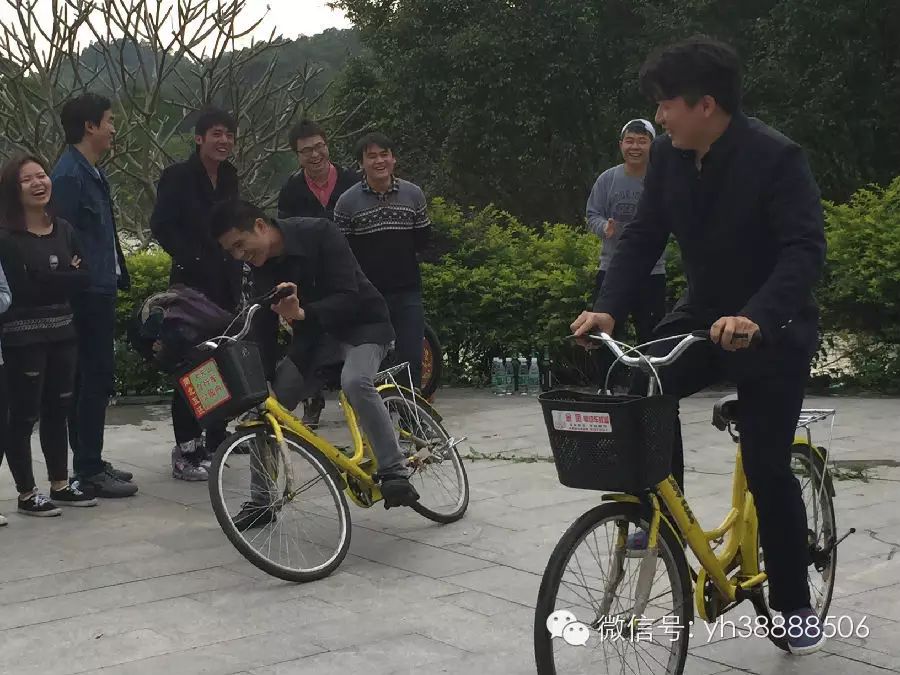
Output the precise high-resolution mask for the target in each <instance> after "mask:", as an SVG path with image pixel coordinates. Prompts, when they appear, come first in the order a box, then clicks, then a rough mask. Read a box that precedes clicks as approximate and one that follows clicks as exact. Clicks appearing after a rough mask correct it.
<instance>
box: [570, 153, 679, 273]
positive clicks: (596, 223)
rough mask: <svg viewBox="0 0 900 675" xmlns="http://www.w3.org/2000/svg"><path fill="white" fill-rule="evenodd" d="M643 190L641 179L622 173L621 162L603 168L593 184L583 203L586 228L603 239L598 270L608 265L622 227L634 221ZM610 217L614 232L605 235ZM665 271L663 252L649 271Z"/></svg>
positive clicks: (623, 169) (622, 165)
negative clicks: (605, 228)
mask: <svg viewBox="0 0 900 675" xmlns="http://www.w3.org/2000/svg"><path fill="white" fill-rule="evenodd" d="M643 191H644V179H643V178H636V177H635V176H629V175H628V174H626V173H625V165H624V164H619V166H615V167H613V168H612V169H607V170H606V171H604V172H603V173H601V174H600V177H599V178H597V181H596V182H595V183H594V187H593V189H592V190H591V196H590V197H588V202H587V222H588V229H590V231H591V232H593V233H594V234H596V235H597V236H598V237H600V238H601V239H602V240H603V246H602V248H601V249H600V269H601V270H606V269H608V268H609V263H610V262H611V261H612V258H613V255H614V254H615V252H616V244H617V243H618V241H619V237H620V236H621V234H622V230H624V229H625V227H626V226H627V225H628V223H630V222H631V221H632V220H634V217H635V214H636V213H637V207H638V202H639V201H640V199H641V193H643ZM610 218H612V219H613V220H614V221H615V225H616V226H615V232H614V233H613V234H612V235H611V236H606V235H605V234H604V233H603V228H604V226H605V225H606V221H607V220H609V219H610ZM665 273H666V254H665V253H663V255H662V256H661V257H660V259H659V260H658V261H657V262H656V265H655V266H654V267H653V271H652V272H651V274H665Z"/></svg>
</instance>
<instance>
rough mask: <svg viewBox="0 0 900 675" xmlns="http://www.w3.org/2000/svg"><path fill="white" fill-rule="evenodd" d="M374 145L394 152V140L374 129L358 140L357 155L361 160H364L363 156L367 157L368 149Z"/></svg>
mask: <svg viewBox="0 0 900 675" xmlns="http://www.w3.org/2000/svg"><path fill="white" fill-rule="evenodd" d="M373 145H377V146H378V147H379V148H384V149H385V150H390V151H391V153H392V154H393V152H394V141H392V140H391V139H390V138H388V137H387V136H385V135H384V134H383V133H381V132H379V131H373V132H372V133H369V134H366V135H365V136H363V137H362V138H360V139H359V140H358V141H357V142H356V157H357V158H358V159H359V161H360V162H361V161H362V160H363V157H365V154H366V150H368V149H369V148H370V147H371V146H373Z"/></svg>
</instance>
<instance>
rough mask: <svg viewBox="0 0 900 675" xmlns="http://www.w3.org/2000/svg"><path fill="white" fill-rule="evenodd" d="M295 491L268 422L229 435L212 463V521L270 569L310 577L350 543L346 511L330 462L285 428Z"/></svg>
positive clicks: (289, 577)
mask: <svg viewBox="0 0 900 675" xmlns="http://www.w3.org/2000/svg"><path fill="white" fill-rule="evenodd" d="M284 437H285V442H286V443H287V446H288V450H289V452H290V456H291V468H292V470H293V483H292V490H291V491H290V492H288V491H287V480H286V471H285V469H286V467H285V465H284V460H283V458H282V456H281V452H280V450H279V448H278V444H277V442H276V441H275V438H274V436H273V435H272V432H271V430H270V429H269V428H268V427H257V428H253V429H245V430H242V431H238V432H237V433H234V434H232V435H231V436H229V437H228V438H226V439H225V441H224V442H223V443H222V444H221V445H220V446H219V449H218V450H216V454H215V456H214V457H213V461H212V466H211V467H210V477H209V496H210V499H211V501H212V506H213V511H214V512H215V514H216V520H218V521H219V525H220V526H221V528H222V531H223V532H225V536H227V537H228V539H229V540H230V541H231V543H232V544H234V546H235V548H237V550H238V551H240V552H241V554H242V555H243V556H244V557H245V558H246V559H247V560H249V561H250V562H251V563H253V564H254V565H256V567H258V568H259V569H261V570H262V571H263V572H266V573H267V574H271V575H272V576H274V577H278V578H279V579H284V580H286V581H314V580H316V579H321V578H322V577H326V576H328V575H329V574H331V573H332V572H333V571H334V570H335V569H337V567H338V565H340V564H341V561H343V559H344V556H346V555H347V550H348V548H349V547H350V510H349V508H348V507H347V500H346V498H345V497H344V493H343V490H342V489H341V487H340V486H341V481H340V478H339V477H338V476H337V474H336V472H335V470H334V467H333V466H332V465H331V463H330V462H328V460H327V459H325V458H324V457H323V456H322V454H321V453H319V451H318V450H316V449H315V448H311V447H309V446H308V445H307V444H306V442H305V441H303V440H302V439H301V438H299V437H298V436H296V435H294V434H292V433H290V432H288V431H285V432H284Z"/></svg>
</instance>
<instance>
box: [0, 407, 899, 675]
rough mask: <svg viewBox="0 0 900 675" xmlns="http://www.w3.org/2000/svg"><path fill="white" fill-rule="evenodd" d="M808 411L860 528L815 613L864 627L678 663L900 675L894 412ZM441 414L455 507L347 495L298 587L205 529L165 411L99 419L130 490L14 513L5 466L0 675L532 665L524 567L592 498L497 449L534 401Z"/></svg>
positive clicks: (697, 451)
mask: <svg viewBox="0 0 900 675" xmlns="http://www.w3.org/2000/svg"><path fill="white" fill-rule="evenodd" d="M711 404H712V400H711V399H710V398H709V397H700V398H694V399H691V400H689V401H687V402H686V403H685V405H684V411H685V413H684V422H685V440H686V446H687V448H688V454H687V464H688V468H689V473H688V476H687V479H686V480H687V490H688V494H689V496H690V498H691V504H692V506H693V507H694V510H695V512H696V513H697V515H698V516H699V517H700V518H701V520H702V521H703V522H704V523H707V524H708V525H709V526H711V525H713V524H717V523H718V521H719V519H720V518H721V516H722V515H723V513H722V509H723V507H724V506H725V500H726V499H727V495H728V494H729V481H730V476H729V472H730V463H731V460H732V456H733V455H732V453H733V450H732V447H731V444H730V441H729V440H728V439H727V437H725V436H724V435H722V434H719V433H718V432H716V431H715V430H714V429H713V428H712V427H711V426H710V425H709V411H710V407H711ZM809 404H810V405H815V406H827V407H832V406H834V407H838V408H839V409H840V414H839V416H838V419H837V424H836V426H835V429H834V440H833V445H832V447H833V453H834V456H835V458H836V459H838V460H839V461H840V462H841V463H842V464H841V476H842V477H843V480H840V481H839V482H838V483H837V491H838V496H837V507H838V522H839V526H840V527H841V528H847V527H850V526H855V527H856V528H858V530H859V533H858V534H856V535H855V536H853V537H851V538H850V539H849V540H848V541H847V542H846V543H845V544H844V545H843V546H842V548H841V563H840V568H839V573H838V582H837V588H836V591H835V600H834V603H833V606H832V610H831V613H832V614H834V615H845V616H848V617H851V619H852V621H853V622H854V624H857V623H858V622H860V621H861V620H862V618H863V617H866V624H867V626H868V627H869V628H870V629H871V633H870V635H869V637H868V638H867V639H846V640H833V641H831V642H830V643H829V645H828V647H827V649H826V650H825V651H824V652H823V653H820V654H817V655H814V656H811V657H806V658H796V657H790V656H787V655H784V654H782V653H780V652H778V651H777V650H776V649H775V648H774V647H772V646H771V645H769V644H768V643H767V642H765V641H762V640H752V639H750V640H748V639H730V640H717V641H713V642H709V641H707V640H706V639H705V638H704V635H703V634H702V633H703V632H702V631H701V634H700V635H698V637H696V638H695V639H694V641H693V647H692V650H691V656H690V657H689V660H688V665H687V668H686V671H685V672H687V673H689V674H691V675H712V674H715V673H719V674H722V675H724V674H725V673H760V674H773V675H774V674H776V673H777V674H782V673H789V674H791V673H798V674H800V673H803V674H805V673H809V674H813V673H817V674H818V673H841V674H844V673H853V674H854V675H857V674H858V675H866V674H870V673H882V672H885V671H890V672H900V557H898V556H895V553H896V552H897V551H898V550H900V508H898V507H900V491H898V489H897V487H898V481H900V468H896V467H895V466H892V465H896V464H897V463H898V461H900V448H898V442H897V439H898V438H900V414H898V413H900V405H898V401H896V400H879V399H866V400H863V399H831V400H813V401H810V402H809ZM438 406H439V408H440V409H441V410H442V411H443V412H444V413H445V416H446V424H447V427H448V428H449V429H450V431H451V433H454V432H455V433H457V434H458V433H459V432H460V431H461V430H465V433H467V434H468V435H469V442H468V443H467V444H466V445H467V446H470V448H471V451H473V452H474V453H481V454H483V455H488V456H491V457H494V459H479V460H476V461H472V462H467V468H468V472H469V477H470V480H471V484H472V502H471V506H470V508H469V512H468V515H467V516H466V518H465V519H463V520H462V521H460V522H458V523H456V524H453V525H449V526H438V525H434V524H431V523H429V522H427V521H425V520H423V519H422V518H420V517H418V516H417V515H415V514H414V513H412V512H400V513H398V512H396V511H393V510H392V511H391V512H385V511H384V510H383V509H381V507H377V508H374V509H371V510H368V511H363V510H360V509H357V508H353V507H351V508H352V515H353V519H354V529H353V541H352V546H351V554H350V555H348V557H347V559H346V561H345V563H344V565H343V566H342V567H341V569H340V570H339V571H338V572H336V573H335V574H334V575H333V576H331V577H330V578H328V579H325V580H322V581H319V582H316V583H313V584H306V585H292V584H289V583H285V582H281V581H279V580H276V579H272V578H269V577H267V576H265V575H264V574H262V573H260V572H259V571H258V570H257V569H256V568H254V567H252V566H251V565H250V564H249V563H247V562H245V561H244V560H243V558H241V557H240V556H239V555H238V554H237V553H236V552H235V550H234V549H233V548H232V547H231V546H230V545H229V544H228V542H227V541H226V539H225V537H224V536H223V534H222V533H221V531H220V530H219V528H218V526H217V524H216V522H215V520H214V518H213V515H212V512H211V509H210V506H209V500H208V497H207V491H206V486H205V485H204V484H187V483H181V482H175V481H173V480H172V479H171V478H170V477H169V467H168V461H169V459H168V450H169V447H170V438H171V436H170V431H169V429H168V416H167V410H166V406H155V407H154V406H150V407H140V408H139V407H120V408H114V409H113V410H112V411H111V414H110V425H111V426H110V428H109V431H108V434H107V444H108V448H109V453H108V454H109V456H110V457H111V458H112V459H113V460H115V461H116V463H117V464H120V465H122V466H123V467H127V468H129V469H132V470H134V472H135V474H136V480H137V481H138V483H139V484H140V487H141V491H140V494H139V495H138V496H137V497H135V498H132V499H128V500H123V501H104V502H102V503H101V505H100V506H99V507H97V508H95V509H72V510H67V511H65V513H64V515H63V517H62V518H54V519H47V520H36V519H27V518H25V517H22V516H19V515H17V514H15V513H14V510H15V502H14V497H15V494H14V491H13V489H12V487H11V481H10V478H9V474H8V472H7V470H6V468H5V467H4V468H3V469H2V470H0V512H3V513H6V514H7V515H8V517H9V520H10V524H9V526H8V527H6V528H3V529H2V530H0V673H16V674H17V675H31V674H32V673H33V674H40V675H54V674H59V675H63V674H74V673H90V674H91V675H101V674H102V675H143V674H151V673H165V674H167V675H187V674H192V673H212V674H216V675H226V674H237V673H240V674H241V675H246V674H247V673H252V674H253V675H280V674H295V673H296V674H303V673H310V674H313V673H314V674H315V675H327V674H328V673H347V672H353V671H356V670H364V672H366V673H368V674H369V675H378V674H381V673H425V674H430V673H460V674H462V673H465V674H468V673H472V672H481V673H491V674H494V673H496V674H500V675H517V674H524V673H534V672H535V668H534V665H533V657H532V638H531V630H532V629H531V624H532V616H533V606H534V601H535V598H536V595H537V589H538V585H539V580H540V574H541V572H542V571H543V567H544V565H545V564H546V561H547V558H548V557H549V555H550V552H551V550H552V548H553V546H554V544H555V543H556V541H557V540H558V538H559V536H560V535H561V533H562V531H563V530H564V529H565V528H566V527H567V526H568V525H569V523H571V522H572V520H574V519H575V518H576V517H577V516H578V515H579V514H581V513H582V512H583V511H585V510H586V509H588V508H589V507H591V506H594V505H595V504H596V503H597V497H598V496H597V495H596V494H594V493H589V492H584V491H576V490H568V489H565V488H563V487H561V486H560V485H559V484H558V483H557V481H556V476H555V470H554V467H553V465H552V464H551V463H548V462H546V461H532V462H523V461H509V460H498V459H496V457H497V455H498V453H500V454H502V455H504V456H507V457H517V458H519V459H520V460H521V459H528V458H533V457H535V456H544V457H546V456H547V454H548V450H547V443H546V434H545V431H544V428H543V423H542V421H541V418H540V411H539V406H538V404H537V402H536V401H535V400H534V399H530V398H521V397H507V398H499V399H498V398H494V397H491V396H489V395H487V394H485V393H478V392H467V391H452V390H444V391H443V392H441V394H440V396H439V398H438ZM326 416H327V419H328V420H330V423H329V424H328V425H327V426H328V433H331V432H334V431H336V430H337V429H338V425H337V423H336V421H335V420H336V419H337V410H336V406H334V405H329V408H328V410H327V412H326ZM819 431H820V438H821V439H822V440H823V441H827V429H821V430H819ZM35 445H37V444H36V443H35ZM467 451H469V450H468V448H467ZM859 466H866V467H869V468H868V469H867V472H866V475H865V477H866V478H867V480H866V481H864V480H860V479H859V478H858V477H857V478H854V475H857V473H858V472H855V471H854V469H855V467H859ZM38 469H39V472H38V475H41V474H43V473H44V471H43V467H42V466H40V467H38ZM740 609H743V607H742V608H740ZM740 609H739V610H736V613H738V614H739V613H740ZM729 618H732V619H734V620H737V617H736V616H731V617H729Z"/></svg>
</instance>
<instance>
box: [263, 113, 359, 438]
mask: <svg viewBox="0 0 900 675" xmlns="http://www.w3.org/2000/svg"><path fill="white" fill-rule="evenodd" d="M288 142H289V143H290V146H291V150H293V151H294V152H296V153H297V159H298V161H299V163H300V168H299V170H298V171H297V172H296V173H294V174H292V175H291V177H290V178H288V180H287V182H286V183H285V184H284V187H282V188H281V192H280V193H279V194H278V217H279V218H298V217H302V218H327V219H328V220H334V205H335V204H336V203H337V200H338V198H339V197H340V196H341V195H342V194H344V192H346V191H347V189H348V188H350V187H352V186H354V185H356V183H358V182H359V174H358V173H357V172H356V171H352V170H350V169H344V168H341V167H339V166H337V165H336V164H334V163H332V161H331V156H330V154H329V151H328V139H327V137H326V135H325V130H324V129H322V127H321V126H319V125H318V124H316V123H315V122H312V121H310V120H301V121H300V122H298V123H297V124H295V125H294V126H293V127H291V130H290V132H289V134H288ZM324 408H325V398H324V397H323V396H322V392H314V394H313V395H312V396H311V397H310V398H308V399H306V400H305V401H304V403H303V423H304V424H306V425H307V426H309V427H310V428H312V429H315V428H316V427H317V426H318V425H319V417H320V416H321V414H322V410H324Z"/></svg>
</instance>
